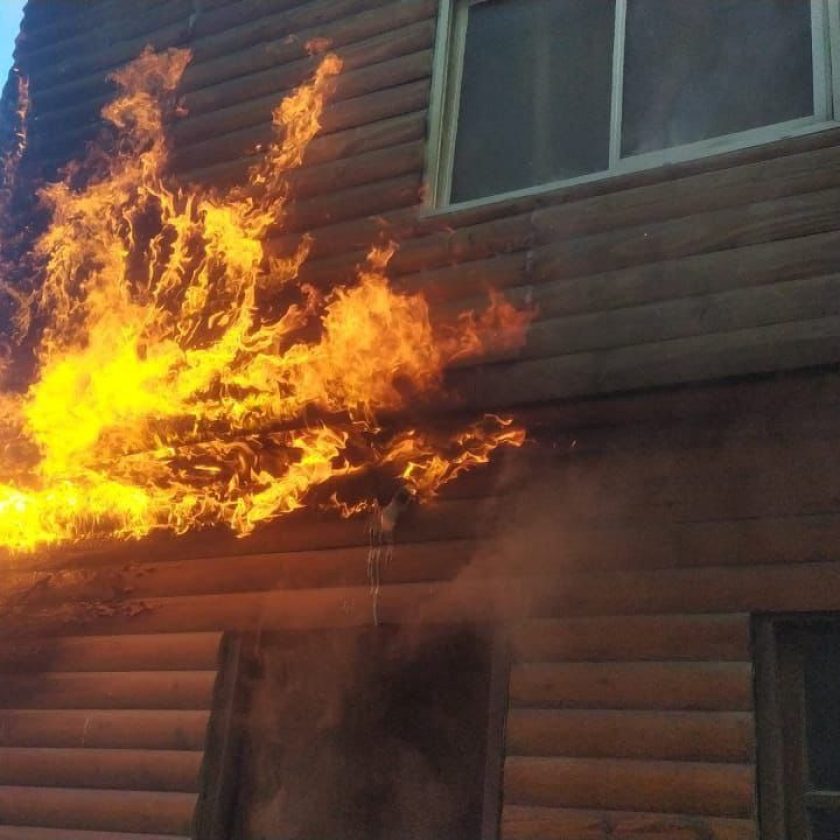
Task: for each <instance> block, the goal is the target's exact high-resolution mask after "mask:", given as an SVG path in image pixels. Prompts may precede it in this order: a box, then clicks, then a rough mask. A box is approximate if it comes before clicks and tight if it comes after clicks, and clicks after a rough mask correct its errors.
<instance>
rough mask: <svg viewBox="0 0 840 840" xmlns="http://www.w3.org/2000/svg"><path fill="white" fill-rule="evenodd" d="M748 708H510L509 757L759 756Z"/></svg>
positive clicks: (680, 758)
mask: <svg viewBox="0 0 840 840" xmlns="http://www.w3.org/2000/svg"><path fill="white" fill-rule="evenodd" d="M754 730H755V721H754V719H753V715H752V714H751V713H749V712H662V711H657V712H637V711H617V712H616V711H601V710H596V711H590V710H584V711H581V710H574V711H570V710H566V709H550V710H547V709H511V710H510V712H509V714H508V719H507V727H506V735H505V737H506V742H505V750H506V753H507V755H509V756H565V757H584V758H636V759H661V760H671V761H703V762H718V761H723V762H735V763H741V764H749V763H751V762H752V761H754V759H755V744H754V736H753V732H754Z"/></svg>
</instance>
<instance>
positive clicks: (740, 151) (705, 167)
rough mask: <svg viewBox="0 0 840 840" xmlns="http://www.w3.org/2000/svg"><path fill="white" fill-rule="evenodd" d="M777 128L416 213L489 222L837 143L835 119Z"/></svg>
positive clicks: (839, 126)
mask: <svg viewBox="0 0 840 840" xmlns="http://www.w3.org/2000/svg"><path fill="white" fill-rule="evenodd" d="M780 128H781V127H779V126H772V127H771V129H772V131H773V132H774V133H773V136H772V137H771V138H768V136H767V133H768V131H767V129H757V130H755V131H750V132H744V134H742V135H738V136H737V137H727V138H724V139H722V140H721V139H715V140H711V141H704V142H703V143H702V144H693V145H690V146H681V147H678V148H676V149H668V150H665V151H662V152H655V153H650V154H645V155H639V156H637V157H633V158H628V159H626V160H624V161H622V164H621V166H620V167H617V168H614V169H611V170H605V171H602V172H595V173H592V174H590V175H583V176H580V177H578V178H573V179H568V180H565V181H552V182H549V183H546V184H539V185H536V186H533V187H528V188H525V189H521V190H516V191H513V192H508V193H503V194H500V195H492V196H486V197H484V198H477V199H472V200H470V201H462V202H457V203H454V204H448V205H442V206H434V205H431V204H426V205H424V206H423V207H422V209H421V210H420V217H421V218H423V219H429V220H433V219H441V218H446V219H457V218H458V217H459V216H461V215H469V214H471V212H474V211H485V213H486V215H487V217H488V218H492V217H495V216H502V215H507V214H509V213H522V212H527V211H529V210H533V209H538V208H540V207H542V206H547V205H552V204H560V203H564V202H569V201H577V200H581V199H585V198H591V197H594V196H598V195H604V194H608V193H613V192H619V191H621V190H626V189H632V188H634V187H641V186H647V185H650V184H656V183H661V182H663V181H668V180H672V179H675V178H681V177H686V176H689V175H695V174H698V173H701V172H709V171H714V170H721V169H726V168H729V167H734V166H739V165H744V164H748V163H755V162H760V161H762V160H769V159H772V158H776V157H783V156H787V155H793V154H797V153H800V152H807V151H810V150H812V149H817V148H823V147H826V146H831V145H835V144H837V145H840V121H838V120H830V121H823V122H818V123H813V122H812V123H808V124H806V125H802V124H801V123H800V124H796V125H790V126H789V127H786V128H784V130H782V131H780ZM430 194H431V193H430ZM482 215H484V214H482Z"/></svg>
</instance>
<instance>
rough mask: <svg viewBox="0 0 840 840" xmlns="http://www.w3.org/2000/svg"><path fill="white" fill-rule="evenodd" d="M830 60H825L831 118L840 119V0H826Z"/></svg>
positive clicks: (827, 40)
mask: <svg viewBox="0 0 840 840" xmlns="http://www.w3.org/2000/svg"><path fill="white" fill-rule="evenodd" d="M826 7H827V8H826V12H825V14H826V17H827V24H828V25H827V31H828V38H827V39H826V42H827V44H828V61H826V62H825V65H824V66H825V67H826V68H827V70H826V72H827V73H828V84H829V88H830V91H831V95H830V97H829V99H828V101H829V105H830V107H831V109H832V111H831V114H829V118H830V119H834V120H837V119H840V0H826Z"/></svg>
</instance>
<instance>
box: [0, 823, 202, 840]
mask: <svg viewBox="0 0 840 840" xmlns="http://www.w3.org/2000/svg"><path fill="white" fill-rule="evenodd" d="M0 840H189V838H188V837H185V836H183V835H178V836H176V835H174V834H147V833H145V832H144V833H143V834H136V833H134V832H131V833H128V832H125V831H85V830H82V831H77V830H73V829H66V828H33V827H32V826H14V825H0Z"/></svg>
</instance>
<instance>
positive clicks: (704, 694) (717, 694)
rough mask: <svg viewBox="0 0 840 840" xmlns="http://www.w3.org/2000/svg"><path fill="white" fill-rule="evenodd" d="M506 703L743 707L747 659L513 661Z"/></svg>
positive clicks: (748, 683) (748, 687)
mask: <svg viewBox="0 0 840 840" xmlns="http://www.w3.org/2000/svg"><path fill="white" fill-rule="evenodd" d="M510 699H511V704H512V705H513V706H516V707H523V706H527V707H540V706H541V707H545V708H549V707H554V708H569V709H575V708H577V709H587V708H588V709H662V710H669V709H670V710H690V709H694V710H706V711H717V710H720V711H748V710H750V709H751V708H752V669H751V667H750V665H749V664H748V663H743V664H742V663H735V662H728V663H717V662H715V663H711V662H710V663H706V662H703V663H701V662H692V663H687V662H655V663H654V662H646V663H626V662H599V663H591V662H568V663H551V664H538V663H532V664H520V665H514V666H513V668H512V669H511V677H510Z"/></svg>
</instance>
